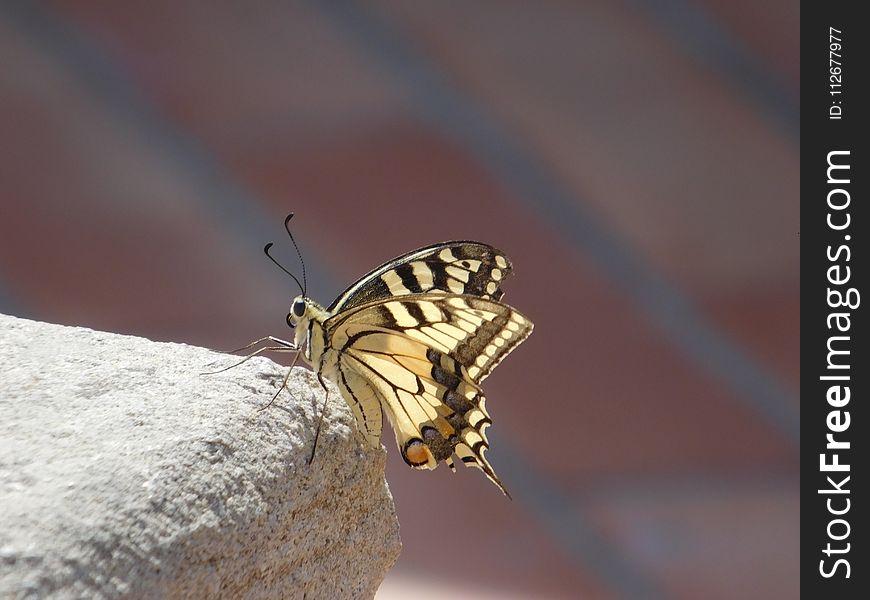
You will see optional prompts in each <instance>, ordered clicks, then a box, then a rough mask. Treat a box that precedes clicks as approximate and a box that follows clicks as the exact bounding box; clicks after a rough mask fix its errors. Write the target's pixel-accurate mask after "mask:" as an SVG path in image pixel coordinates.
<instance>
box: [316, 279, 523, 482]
mask: <svg viewBox="0 0 870 600" xmlns="http://www.w3.org/2000/svg"><path fill="white" fill-rule="evenodd" d="M324 327H325V329H326V333H327V336H328V337H329V339H330V340H331V347H332V350H333V351H335V352H337V356H338V365H339V366H338V370H339V373H340V374H341V378H342V379H344V380H345V386H346V388H347V390H346V392H345V390H343V392H345V393H349V394H350V395H351V396H352V397H353V401H354V402H357V403H359V402H361V401H360V398H366V399H367V401H368V402H369V404H371V399H372V397H373V396H377V398H378V399H379V401H380V404H381V406H382V407H383V408H384V410H386V412H387V416H388V418H389V419H390V422H391V425H392V426H393V429H394V431H395V432H396V443H397V445H398V447H399V450H400V451H401V452H402V456H403V458H404V459H405V461H406V462H408V464H410V465H412V466H414V467H417V468H429V469H434V468H435V467H436V466H437V464H438V463H439V462H441V461H445V462H447V463H448V465H449V466H450V467H451V468H453V462H452V458H451V456H452V455H453V454H454V453H455V454H456V455H457V456H459V458H460V459H461V460H462V461H463V463H464V464H466V466H474V467H478V468H480V469H481V470H483V471H484V473H485V474H486V475H487V477H489V478H490V479H491V480H492V481H493V482H494V483H496V484H497V485H498V486H499V487H500V488H501V489H502V490H503V491H504V486H503V485H502V483H501V482H500V480H499V479H498V477H497V476H496V474H495V472H494V471H493V470H492V467H491V466H490V464H489V462H488V461H487V459H486V457H485V455H484V453H485V451H486V450H487V449H488V447H489V445H488V442H487V439H486V434H485V428H486V427H487V426H488V425H489V424H490V423H491V420H490V418H489V415H488V414H487V412H486V408H485V397H484V395H483V392H482V391H481V389H480V386H479V383H480V382H481V381H482V380H483V378H484V377H486V376H487V375H488V374H489V373H490V372H491V371H492V369H493V368H495V366H496V365H497V364H498V363H499V362H500V361H501V360H502V359H503V358H504V356H506V355H507V354H508V353H509V352H510V351H511V350H512V349H513V348H514V347H516V345H517V344H519V343H520V342H521V341H522V340H523V339H525V338H526V337H527V336H528V335H529V334H530V333H531V330H532V324H531V322H530V321H529V320H528V319H526V318H525V317H524V316H523V315H521V314H520V313H519V312H517V311H516V310H514V309H512V308H511V307H509V306H507V305H504V304H501V303H499V302H495V301H493V300H488V299H484V298H478V297H473V296H468V295H458V294H449V293H431V292H430V293H426V294H410V295H404V296H399V297H396V298H388V299H384V300H378V301H374V302H370V303H367V304H364V305H361V306H358V307H355V308H353V309H348V310H345V311H342V312H341V313H339V314H337V315H335V316H333V317H331V318H330V319H328V320H327V321H326V322H325V323H324ZM351 373H352V374H353V375H350V376H349V375H348V374H351ZM370 412H371V413H372V414H373V413H374V411H370ZM365 422H367V421H365ZM365 422H364V423H365ZM363 433H364V434H366V437H367V438H369V437H370V436H369V432H366V431H363ZM505 493H507V492H505Z"/></svg>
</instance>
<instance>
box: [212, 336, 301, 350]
mask: <svg viewBox="0 0 870 600" xmlns="http://www.w3.org/2000/svg"><path fill="white" fill-rule="evenodd" d="M263 342H272V343H273V344H277V346H280V347H284V348H289V349H292V350H296V344H294V343H293V342H288V341H287V340H282V339H281V338H277V337H275V336H273V335H267V336H266V337H261V338H260V339H259V340H255V341H253V342H251V343H250V344H248V345H247V346H242V347H241V348H237V349H235V350H231V351H229V352H227V354H236V353H237V352H244V351H245V350H248V349H249V348H253V347H254V346H256V345H257V344H262V343H263Z"/></svg>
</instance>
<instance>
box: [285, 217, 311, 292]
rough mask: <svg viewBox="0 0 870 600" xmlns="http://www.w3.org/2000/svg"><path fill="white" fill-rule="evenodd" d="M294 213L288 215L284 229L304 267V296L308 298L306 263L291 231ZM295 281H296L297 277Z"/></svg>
mask: <svg viewBox="0 0 870 600" xmlns="http://www.w3.org/2000/svg"><path fill="white" fill-rule="evenodd" d="M293 214H294V213H290V214H289V215H287V218H286V219H284V229H286V230H287V235H289V236H290V241H291V242H293V247H294V248H296V254H297V255H298V256H299V262H300V264H301V265H302V295H303V296H305V297H308V294H307V292H308V279H307V278H306V277H305V261H304V260H302V252H300V251H299V246H298V245H297V244H296V240H295V239H294V238H293V233H292V232H291V231H290V219H292V218H293ZM293 279H296V278H295V277H294V278H293ZM296 283H299V280H298V279H296Z"/></svg>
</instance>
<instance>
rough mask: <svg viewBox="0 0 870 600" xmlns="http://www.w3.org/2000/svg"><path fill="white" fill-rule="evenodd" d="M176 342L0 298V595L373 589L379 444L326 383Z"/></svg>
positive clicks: (369, 592) (378, 534) (386, 522)
mask: <svg viewBox="0 0 870 600" xmlns="http://www.w3.org/2000/svg"><path fill="white" fill-rule="evenodd" d="M235 360H237V359H236V358H235V357H232V356H229V355H226V354H218V353H215V352H212V351H210V350H206V349H203V348H196V347H192V346H186V345H183V344H167V343H157V342H152V341H149V340H146V339H142V338H136V337H130V336H122V335H117V334H111V333H103V332H97V331H92V330H89V329H84V328H74V327H62V326H59V325H50V324H46V323H39V322H35V321H27V320H23V319H17V318H14V317H8V316H4V315H0V365H2V370H0V597H13V598H14V597H30V596H35V597H45V596H53V597H59V598H73V597H103V598H112V597H119V596H135V597H142V598H164V597H169V596H171V597H205V596H208V597H232V598H303V597H306V598H355V597H372V596H373V595H374V593H375V591H376V590H377V588H378V585H379V584H380V582H381V580H382V579H383V577H384V575H385V574H386V572H387V570H388V569H389V568H390V567H391V566H392V565H393V563H394V562H395V561H396V559H397V558H398V555H399V551H400V549H401V543H400V541H399V533H398V522H397V520H396V515H395V509H394V506H393V501H392V497H391V496H390V492H389V489H388V488H387V485H386V482H385V481H384V457H385V453H384V451H383V449H380V450H372V449H369V448H367V447H366V446H365V445H364V443H363V442H362V441H361V440H360V438H359V436H358V435H356V433H355V429H354V424H353V420H352V417H351V415H350V411H349V409H348V408H347V406H346V405H345V403H344V401H343V400H342V399H341V397H340V396H339V395H338V393H337V391H335V390H334V389H332V390H331V392H330V400H329V402H328V406H327V409H326V414H325V418H324V424H323V429H322V431H321V434H320V440H319V442H318V446H317V453H316V456H315V459H314V462H313V463H312V464H311V465H308V464H307V462H308V457H309V455H310V453H311V444H312V442H313V438H314V432H315V429H316V425H317V415H318V414H319V412H318V411H319V410H320V407H321V406H322V404H323V400H324V392H323V391H322V390H321V389H320V386H319V384H318V383H317V380H316V378H315V377H314V376H313V375H312V374H311V373H310V372H309V371H306V370H304V369H299V368H297V369H295V370H294V371H293V374H292V376H291V378H290V382H289V393H288V392H287V391H284V392H282V393H281V395H280V396H279V397H278V399H277V400H276V401H275V403H274V404H273V405H272V406H271V407H270V408H268V409H267V410H263V411H258V410H257V409H258V408H259V407H262V406H263V405H264V404H265V403H267V402H268V401H269V399H270V398H271V397H272V394H273V393H274V392H275V391H276V390H277V389H278V386H279V385H280V383H281V380H282V378H283V375H284V373H285V368H283V367H280V366H279V365H277V364H275V363H274V362H272V361H270V360H268V359H265V358H255V359H252V360H249V361H248V362H246V363H245V364H243V365H241V366H239V367H237V368H235V369H231V370H229V371H227V372H224V373H220V374H217V375H209V376H203V375H200V374H199V373H200V372H202V371H207V370H213V369H215V368H221V367H224V366H228V365H230V364H232V363H233V362H234V361H235Z"/></svg>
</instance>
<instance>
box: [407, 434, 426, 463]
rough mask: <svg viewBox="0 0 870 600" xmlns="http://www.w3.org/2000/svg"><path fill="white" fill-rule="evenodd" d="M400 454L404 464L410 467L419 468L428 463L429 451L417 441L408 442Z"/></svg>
mask: <svg viewBox="0 0 870 600" xmlns="http://www.w3.org/2000/svg"><path fill="white" fill-rule="evenodd" d="M402 454H403V455H404V458H405V462H406V463H408V464H409V465H411V466H412V467H421V466H423V465H425V464H426V463H428V462H429V450H428V448H426V444H424V443H423V442H422V441H420V440H419V439H413V440H409V441H408V443H407V444H405V451H404V452H403V453H402Z"/></svg>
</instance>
